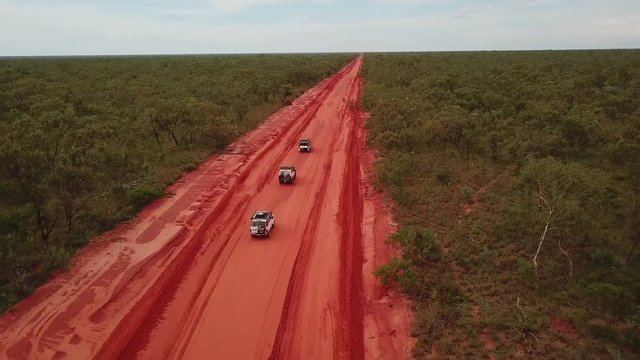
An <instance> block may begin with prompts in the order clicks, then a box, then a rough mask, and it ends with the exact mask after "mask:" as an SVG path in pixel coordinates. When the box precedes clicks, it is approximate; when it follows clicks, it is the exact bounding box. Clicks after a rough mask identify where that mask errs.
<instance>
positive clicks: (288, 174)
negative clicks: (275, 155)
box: [278, 165, 296, 184]
mask: <svg viewBox="0 0 640 360" xmlns="http://www.w3.org/2000/svg"><path fill="white" fill-rule="evenodd" d="M295 180H296V167H295V166H293V165H288V166H280V172H279V173H278V181H279V182H280V184H293V182H294V181H295Z"/></svg>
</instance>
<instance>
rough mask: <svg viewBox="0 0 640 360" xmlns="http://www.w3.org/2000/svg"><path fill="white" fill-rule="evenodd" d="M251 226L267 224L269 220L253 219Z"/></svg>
mask: <svg viewBox="0 0 640 360" xmlns="http://www.w3.org/2000/svg"><path fill="white" fill-rule="evenodd" d="M251 226H256V227H257V226H267V222H266V221H265V220H253V221H251Z"/></svg>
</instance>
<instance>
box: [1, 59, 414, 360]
mask: <svg viewBox="0 0 640 360" xmlns="http://www.w3.org/2000/svg"><path fill="white" fill-rule="evenodd" d="M361 64H362V58H361V57H358V58H356V59H355V60H354V61H353V62H352V63H350V64H349V65H348V66H347V67H345V68H344V69H343V70H341V71H340V72H338V73H337V74H335V75H333V76H332V77H330V78H328V79H326V80H325V81H323V82H321V83H320V84H318V85H317V86H316V87H314V88H312V89H311V90H309V91H308V92H307V93H305V94H304V95H303V96H302V97H300V98H299V99H297V100H296V101H295V102H294V103H293V104H292V105H291V106H287V107H285V108H283V109H282V110H280V111H279V112H277V113H275V114H274V115H272V116H271V117H270V118H269V119H267V121H265V122H264V124H263V125H262V126H260V127H259V128H257V129H255V130H254V131H252V132H250V133H248V134H247V135H245V136H244V137H242V138H241V139H240V140H238V141H237V142H236V143H234V144H233V145H232V146H231V147H230V148H229V149H228V152H226V153H225V154H223V155H219V156H215V157H212V158H210V159H209V160H207V161H206V162H205V163H204V164H202V165H201V166H200V167H199V168H198V169H197V170H196V171H194V172H192V173H190V174H187V175H186V176H185V177H183V178H182V179H181V180H180V181H179V182H177V183H176V184H175V185H173V186H172V187H171V188H170V189H168V192H167V193H169V194H172V195H171V196H168V197H165V198H163V199H161V200H158V201H156V202H155V203H153V204H151V205H150V206H148V207H147V208H145V209H144V210H143V211H142V212H141V213H140V214H139V215H138V217H137V218H136V219H135V220H133V221H132V222H131V223H128V224H123V225H121V226H119V227H118V228H116V229H115V230H113V231H110V232H108V233H105V234H103V235H101V236H100V237H98V238H97V239H94V240H93V241H92V242H91V243H90V245H89V246H87V247H86V248H85V249H83V250H82V251H81V252H80V253H79V254H78V255H77V256H76V258H75V259H74V261H73V264H72V267H71V269H70V271H68V272H66V273H60V274H57V275H56V276H54V277H53V278H52V279H51V280H50V281H49V282H48V283H47V284H45V285H44V286H42V287H41V288H40V289H38V290H37V291H36V292H35V293H34V294H33V295H32V296H30V297H29V298H27V299H25V300H23V301H22V302H20V303H19V304H18V305H16V306H15V307H14V308H13V309H12V310H11V311H10V312H8V313H6V314H5V315H4V316H3V317H2V318H0V358H16V359H24V358H29V359H34V358H36V359H40V358H47V359H49V358H56V359H58V358H72V359H84V358H104V359H112V358H145V359H165V358H188V359H200V358H209V359H252V358H257V359H265V358H273V359H314V358H315V359H327V358H334V359H362V358H371V359H379V358H385V359H401V358H406V357H408V353H409V352H408V349H410V346H411V342H410V338H409V336H408V327H409V320H410V318H409V315H408V314H409V306H408V304H407V303H406V302H405V301H404V300H403V299H402V298H401V297H399V296H398V295H395V294H388V293H386V292H385V291H383V289H380V287H379V285H378V284H377V282H376V281H375V279H374V277H373V275H372V272H373V269H375V267H376V266H378V265H380V264H382V263H383V262H385V261H386V260H387V259H388V257H389V254H390V253H389V251H390V250H389V249H388V248H387V245H386V244H384V239H386V237H387V235H388V233H389V232H390V231H392V230H393V225H392V222H391V217H390V215H389V214H390V213H389V212H388V209H386V208H385V206H384V203H383V201H382V198H381V197H380V196H379V194H373V193H372V191H371V187H370V183H369V181H368V179H367V177H366V173H365V172H364V169H366V168H367V167H368V166H369V165H370V164H371V162H372V161H373V159H374V157H373V155H372V154H371V153H370V152H366V151H365V150H364V135H363V134H364V133H363V123H364V119H363V117H362V116H360V113H359V112H358V110H357V103H358V97H359V95H360V89H361V81H360V79H359V78H358V77H357V74H358V71H359V69H360V66H361ZM301 137H310V138H312V140H313V145H314V149H313V152H311V153H310V154H300V153H298V151H297V148H296V144H297V140H298V139H299V138H301ZM283 163H291V164H295V165H296V168H297V169H298V171H299V177H298V179H297V180H296V184H295V185H293V186H281V185H279V184H278V181H277V178H276V176H275V174H276V170H277V168H278V167H279V166H280V165H281V164H283ZM257 209H268V210H272V211H274V214H275V216H276V223H277V226H276V228H275V230H274V233H273V234H272V236H271V237H270V238H267V239H253V238H251V237H250V236H249V234H248V221H249V218H250V216H251V214H252V213H253V212H254V211H255V210H257Z"/></svg>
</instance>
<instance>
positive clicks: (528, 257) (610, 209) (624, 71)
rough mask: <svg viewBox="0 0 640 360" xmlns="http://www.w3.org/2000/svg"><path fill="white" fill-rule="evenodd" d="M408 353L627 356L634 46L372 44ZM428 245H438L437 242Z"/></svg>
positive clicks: (637, 62)
mask: <svg viewBox="0 0 640 360" xmlns="http://www.w3.org/2000/svg"><path fill="white" fill-rule="evenodd" d="M364 76H365V80H366V81H365V89H364V99H363V103H364V105H365V107H366V109H367V110H368V111H370V112H371V118H370V120H369V121H368V123H367V126H368V129H369V141H370V143H371V144H372V145H373V146H375V147H377V148H378V149H379V150H380V156H381V159H380V160H379V161H378V163H377V177H378V178H377V184H378V186H379V187H380V188H381V189H383V190H384V191H385V192H386V193H387V194H388V195H389V196H390V198H391V199H393V200H394V202H395V204H396V207H397V217H398V221H399V223H400V230H399V231H398V233H397V234H396V235H394V236H392V237H391V239H390V240H391V242H393V243H398V244H400V245H401V246H402V248H403V255H402V258H398V259H393V261H392V262H391V263H389V264H387V265H385V266H383V267H381V268H380V269H378V272H377V274H378V275H379V276H380V277H381V279H382V280H383V281H385V282H389V281H397V282H399V283H400V285H401V288H402V289H403V290H404V291H406V292H407V293H409V294H410V295H411V296H412V297H413V298H414V300H415V309H416V316H415V324H414V333H415V334H414V335H415V336H417V339H418V341H417V345H416V347H415V349H414V355H415V356H416V358H428V357H429V356H430V354H431V353H432V351H437V352H439V353H440V354H442V356H444V357H453V358H468V357H480V356H484V357H486V356H487V351H489V350H487V344H486V342H487V341H486V337H487V334H489V335H488V336H490V337H491V339H492V341H493V342H494V343H495V349H493V350H492V351H493V353H494V355H495V356H496V357H498V358H517V357H520V358H538V357H541V356H542V357H543V358H576V359H577V358H612V357H613V358H616V357H619V358H633V357H638V356H640V347H639V345H640V254H639V253H640V249H638V247H640V244H639V243H640V51H633V50H628V51H623V50H612V51H540V52H472V53H422V54H411V53H407V54H371V55H367V56H366V58H365V63H364ZM439 249H441V250H439Z"/></svg>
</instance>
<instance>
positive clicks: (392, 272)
mask: <svg viewBox="0 0 640 360" xmlns="http://www.w3.org/2000/svg"><path fill="white" fill-rule="evenodd" d="M374 275H375V276H377V277H378V278H379V279H380V283H381V284H382V286H388V285H390V284H397V285H398V287H399V288H400V290H402V291H404V292H406V293H413V292H415V291H416V290H417V287H418V277H417V274H416V273H415V271H413V269H412V268H411V264H410V263H409V262H408V261H406V260H402V259H398V258H397V257H392V258H391V260H390V261H389V263H387V264H384V265H382V266H380V267H379V268H378V269H376V271H375V273H374Z"/></svg>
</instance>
